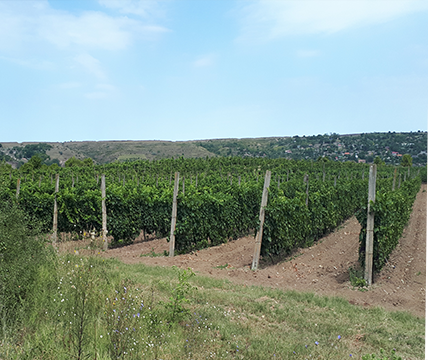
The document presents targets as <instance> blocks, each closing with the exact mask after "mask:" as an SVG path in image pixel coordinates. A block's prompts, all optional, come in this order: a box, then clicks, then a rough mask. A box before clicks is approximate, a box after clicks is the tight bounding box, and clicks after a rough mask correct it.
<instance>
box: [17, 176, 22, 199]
mask: <svg viewBox="0 0 428 360" xmlns="http://www.w3.org/2000/svg"><path fill="white" fill-rule="evenodd" d="M20 188H21V178H18V181H17V182H16V200H18V198H19V189H20Z"/></svg>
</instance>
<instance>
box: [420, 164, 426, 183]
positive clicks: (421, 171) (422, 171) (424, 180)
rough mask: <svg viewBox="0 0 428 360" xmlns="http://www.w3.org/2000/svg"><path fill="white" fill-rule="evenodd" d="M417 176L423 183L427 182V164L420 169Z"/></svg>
mask: <svg viewBox="0 0 428 360" xmlns="http://www.w3.org/2000/svg"><path fill="white" fill-rule="evenodd" d="M419 177H420V178H421V181H422V182H423V183H424V184H426V183H427V165H425V166H424V167H423V168H421V169H420V174H419Z"/></svg>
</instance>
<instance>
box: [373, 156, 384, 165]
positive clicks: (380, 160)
mask: <svg viewBox="0 0 428 360" xmlns="http://www.w3.org/2000/svg"><path fill="white" fill-rule="evenodd" d="M373 164H376V165H385V161H382V159H381V158H380V156H376V157H375V158H374V160H373Z"/></svg>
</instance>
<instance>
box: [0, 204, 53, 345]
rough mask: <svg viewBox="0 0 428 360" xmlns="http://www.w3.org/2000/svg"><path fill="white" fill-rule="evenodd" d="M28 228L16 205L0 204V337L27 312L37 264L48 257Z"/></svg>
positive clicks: (39, 240)
mask: <svg viewBox="0 0 428 360" xmlns="http://www.w3.org/2000/svg"><path fill="white" fill-rule="evenodd" d="M33 234H34V233H33V231H30V230H29V229H28V226H27V223H26V220H25V216H24V214H23V213H22V211H20V210H19V209H18V208H17V206H16V205H12V204H11V203H9V202H6V203H3V204H0V323H1V324H0V325H1V326H0V336H2V337H3V336H5V335H6V334H5V332H8V331H12V330H13V329H14V326H16V325H17V324H18V323H19V321H20V319H22V316H24V315H25V314H28V311H29V310H30V308H31V304H32V303H33V302H34V300H33V296H32V293H33V290H34V287H35V284H36V282H37V279H38V273H39V269H40V268H41V266H43V265H44V264H45V263H46V262H48V261H49V260H48V259H49V249H48V248H47V247H46V243H45V241H44V239H42V238H39V237H36V236H34V235H33Z"/></svg>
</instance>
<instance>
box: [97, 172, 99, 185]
mask: <svg viewBox="0 0 428 360" xmlns="http://www.w3.org/2000/svg"><path fill="white" fill-rule="evenodd" d="M98 181H99V178H98V174H97V185H98Z"/></svg>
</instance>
